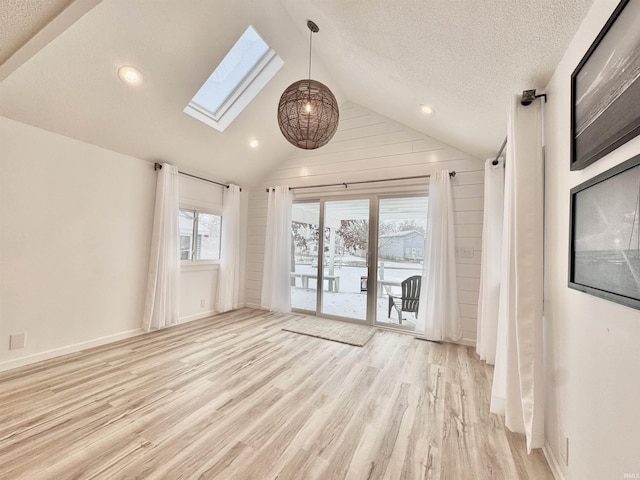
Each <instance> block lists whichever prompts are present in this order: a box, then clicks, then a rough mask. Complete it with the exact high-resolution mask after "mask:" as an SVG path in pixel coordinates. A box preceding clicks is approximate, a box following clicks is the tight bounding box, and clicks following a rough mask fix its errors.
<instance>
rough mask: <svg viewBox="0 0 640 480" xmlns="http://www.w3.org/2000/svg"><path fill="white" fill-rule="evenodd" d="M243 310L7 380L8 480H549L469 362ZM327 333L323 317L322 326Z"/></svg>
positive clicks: (422, 347) (437, 350)
mask: <svg viewBox="0 0 640 480" xmlns="http://www.w3.org/2000/svg"><path fill="white" fill-rule="evenodd" d="M288 318H291V316H286V315H279V314H270V313H266V312H262V311H257V310H251V309H241V310H237V311H235V312H231V313H228V314H224V315H220V316H217V317H213V318H211V319H206V320H201V321H196V322H191V323H188V324H185V325H179V326H177V327H172V328H169V329H165V330H163V331H158V332H153V333H150V334H146V335H141V336H138V337H135V338H131V339H128V340H124V341H120V342H117V343H113V344H111V345H107V346H103V347H98V348H94V349H91V350H87V351H84V352H79V353H76V354H71V355H67V356H65V357H60V358H57V359H53V360H49V361H46V362H42V363H38V364H35V365H32V366H28V367H24V368H20V369H16V370H12V371H8V372H4V373H2V374H0V407H1V410H0V478H2V479H11V480H14V479H28V480H37V479H55V480H63V479H65V480H66V479H170V480H177V479H196V478H198V479H207V478H215V479H224V480H227V479H260V480H262V479H278V480H284V479H295V480H299V479H320V480H329V479H349V480H351V479H354V480H357V479H388V480H396V479H423V478H425V479H442V480H444V479H455V480H466V479H469V480H482V479H492V480H500V479H531V480H544V479H552V478H553V477H552V475H551V472H550V470H549V468H548V466H547V464H546V461H545V459H544V457H543V456H542V454H541V453H540V452H535V453H534V454H532V455H530V456H528V455H527V454H526V448H525V444H524V440H523V438H522V437H521V436H519V435H514V434H511V433H509V432H508V431H506V430H505V428H504V426H503V421H502V419H501V418H500V417H498V416H496V415H490V414H488V413H487V412H488V402H489V392H490V385H491V374H492V373H491V372H492V370H491V367H487V366H485V365H484V364H483V363H482V362H480V361H478V360H477V357H476V355H475V354H474V353H473V350H472V349H470V348H467V347H462V346H457V345H450V344H444V345H437V344H432V343H428V342H424V341H420V340H416V339H414V338H413V337H411V336H408V335H402V334H398V333H392V332H388V331H378V332H377V333H376V335H375V336H374V337H373V338H372V339H371V341H369V343H368V344H367V345H366V346H365V347H362V348H360V347H352V346H349V345H344V344H340V343H335V342H330V341H327V340H321V339H317V338H312V337H307V336H303V335H299V334H296V333H290V332H285V331H282V330H281V329H280V328H281V326H282V324H283V322H284V321H286V320H287V319H288ZM319 321H320V320H319Z"/></svg>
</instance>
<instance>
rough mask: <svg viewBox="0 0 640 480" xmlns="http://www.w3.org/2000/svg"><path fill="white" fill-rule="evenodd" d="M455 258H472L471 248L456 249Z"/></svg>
mask: <svg viewBox="0 0 640 480" xmlns="http://www.w3.org/2000/svg"><path fill="white" fill-rule="evenodd" d="M456 257H466V258H473V247H456Z"/></svg>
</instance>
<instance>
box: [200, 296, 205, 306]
mask: <svg viewBox="0 0 640 480" xmlns="http://www.w3.org/2000/svg"><path fill="white" fill-rule="evenodd" d="M200 306H201V307H202V308H204V298H203V299H201V300H200Z"/></svg>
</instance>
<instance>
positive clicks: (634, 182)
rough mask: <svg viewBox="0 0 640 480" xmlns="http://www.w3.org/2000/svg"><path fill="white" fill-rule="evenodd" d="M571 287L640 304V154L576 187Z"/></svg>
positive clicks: (572, 235) (572, 190) (572, 201)
mask: <svg viewBox="0 0 640 480" xmlns="http://www.w3.org/2000/svg"><path fill="white" fill-rule="evenodd" d="M570 215H571V217H570V226H571V231H570V234H569V287H570V288H573V289H576V290H580V291H582V292H585V293H589V294H591V295H595V296H597V297H601V298H606V299H608V300H611V301H613V302H616V303H621V304H623V305H626V306H629V307H632V308H636V309H640V155H636V156H635V157H633V158H631V159H629V160H627V161H626V162H623V163H621V164H619V165H617V166H615V167H613V168H611V169H610V170H607V171H606V172H604V173H602V174H600V175H597V176H595V177H593V178H592V179H590V180H588V181H586V182H584V183H582V184H580V185H578V186H577V187H574V188H572V189H571V210H570Z"/></svg>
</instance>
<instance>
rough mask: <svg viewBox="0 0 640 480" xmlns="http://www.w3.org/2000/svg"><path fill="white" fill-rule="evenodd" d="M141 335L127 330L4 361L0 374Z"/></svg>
mask: <svg viewBox="0 0 640 480" xmlns="http://www.w3.org/2000/svg"><path fill="white" fill-rule="evenodd" d="M142 333H145V332H144V330H142V329H136V330H129V331H127V332H120V333H114V334H113V335H107V336H105V337H100V338H94V339H92V340H87V341H86V342H80V343H76V344H73V345H67V346H64V347H59V348H54V349H51V350H46V351H44V352H40V353H34V354H32V355H27V356H25V357H19V358H14V359H12V360H6V361H4V362H0V372H3V371H5V370H11V369H13V368H18V367H24V366H25V365H30V364H32V363H36V362H41V361H43V360H49V359H50V358H54V357H60V356H62V355H67V354H69V353H75V352H79V351H81V350H87V349H88V348H93V347H99V346H100V345H105V344H107V343H112V342H117V341H118V340H124V339H125V338H131V337H135V336H136V335H140V334H142Z"/></svg>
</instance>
